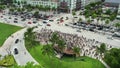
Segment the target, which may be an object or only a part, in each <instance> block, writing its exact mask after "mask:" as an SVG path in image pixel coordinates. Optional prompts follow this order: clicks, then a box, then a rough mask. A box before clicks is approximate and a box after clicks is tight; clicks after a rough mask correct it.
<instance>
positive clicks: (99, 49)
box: [97, 43, 106, 57]
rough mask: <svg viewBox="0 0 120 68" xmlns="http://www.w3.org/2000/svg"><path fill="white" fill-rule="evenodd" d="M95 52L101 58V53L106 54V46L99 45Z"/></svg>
mask: <svg viewBox="0 0 120 68" xmlns="http://www.w3.org/2000/svg"><path fill="white" fill-rule="evenodd" d="M97 52H98V53H100V55H101V57H102V53H103V54H104V53H105V52H106V45H105V43H102V44H101V45H100V47H97Z"/></svg>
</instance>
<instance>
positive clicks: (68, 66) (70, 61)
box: [29, 46, 105, 68]
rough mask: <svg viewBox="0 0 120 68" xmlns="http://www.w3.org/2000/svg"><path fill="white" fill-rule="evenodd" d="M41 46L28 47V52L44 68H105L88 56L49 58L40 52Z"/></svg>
mask: <svg viewBox="0 0 120 68" xmlns="http://www.w3.org/2000/svg"><path fill="white" fill-rule="evenodd" d="M41 48H42V46H36V47H34V48H32V49H29V52H30V54H31V55H32V56H33V57H34V58H35V60H36V61H38V62H39V63H40V64H41V65H42V66H43V67H44V68H105V67H104V65H103V64H102V63H101V62H100V61H98V60H96V59H92V58H89V57H79V58H77V59H76V60H74V58H72V57H71V58H70V57H64V58H62V59H61V60H60V59H57V58H55V57H53V58H49V57H48V56H46V55H43V54H42V53H41ZM81 59H84V61H83V60H81Z"/></svg>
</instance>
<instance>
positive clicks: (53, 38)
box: [50, 32, 59, 45]
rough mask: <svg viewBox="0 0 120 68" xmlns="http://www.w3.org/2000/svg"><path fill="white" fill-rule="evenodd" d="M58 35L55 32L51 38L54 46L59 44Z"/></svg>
mask: <svg viewBox="0 0 120 68" xmlns="http://www.w3.org/2000/svg"><path fill="white" fill-rule="evenodd" d="M58 39H59V37H58V34H57V33H56V32H54V33H53V34H52V36H51V38H50V42H52V45H54V44H56V43H57V42H58Z"/></svg>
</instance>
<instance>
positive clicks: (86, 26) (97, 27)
mask: <svg viewBox="0 0 120 68" xmlns="http://www.w3.org/2000/svg"><path fill="white" fill-rule="evenodd" d="M73 25H75V26H79V27H81V28H82V29H85V30H89V31H93V32H94V31H95V30H98V31H105V32H111V33H114V32H115V31H116V29H115V28H113V27H110V26H103V25H96V24H92V23H91V24H88V23H85V22H77V23H73Z"/></svg>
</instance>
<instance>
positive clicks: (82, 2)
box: [17, 0, 101, 12]
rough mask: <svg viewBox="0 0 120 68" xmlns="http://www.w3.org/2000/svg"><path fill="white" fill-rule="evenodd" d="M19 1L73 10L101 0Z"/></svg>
mask: <svg viewBox="0 0 120 68" xmlns="http://www.w3.org/2000/svg"><path fill="white" fill-rule="evenodd" d="M17 1H26V3H27V4H31V5H33V6H36V5H42V6H50V7H51V8H52V7H55V8H59V9H61V10H65V11H68V12H72V10H79V9H81V7H85V6H86V5H88V4H90V3H93V2H98V1H101V0H17Z"/></svg>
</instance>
